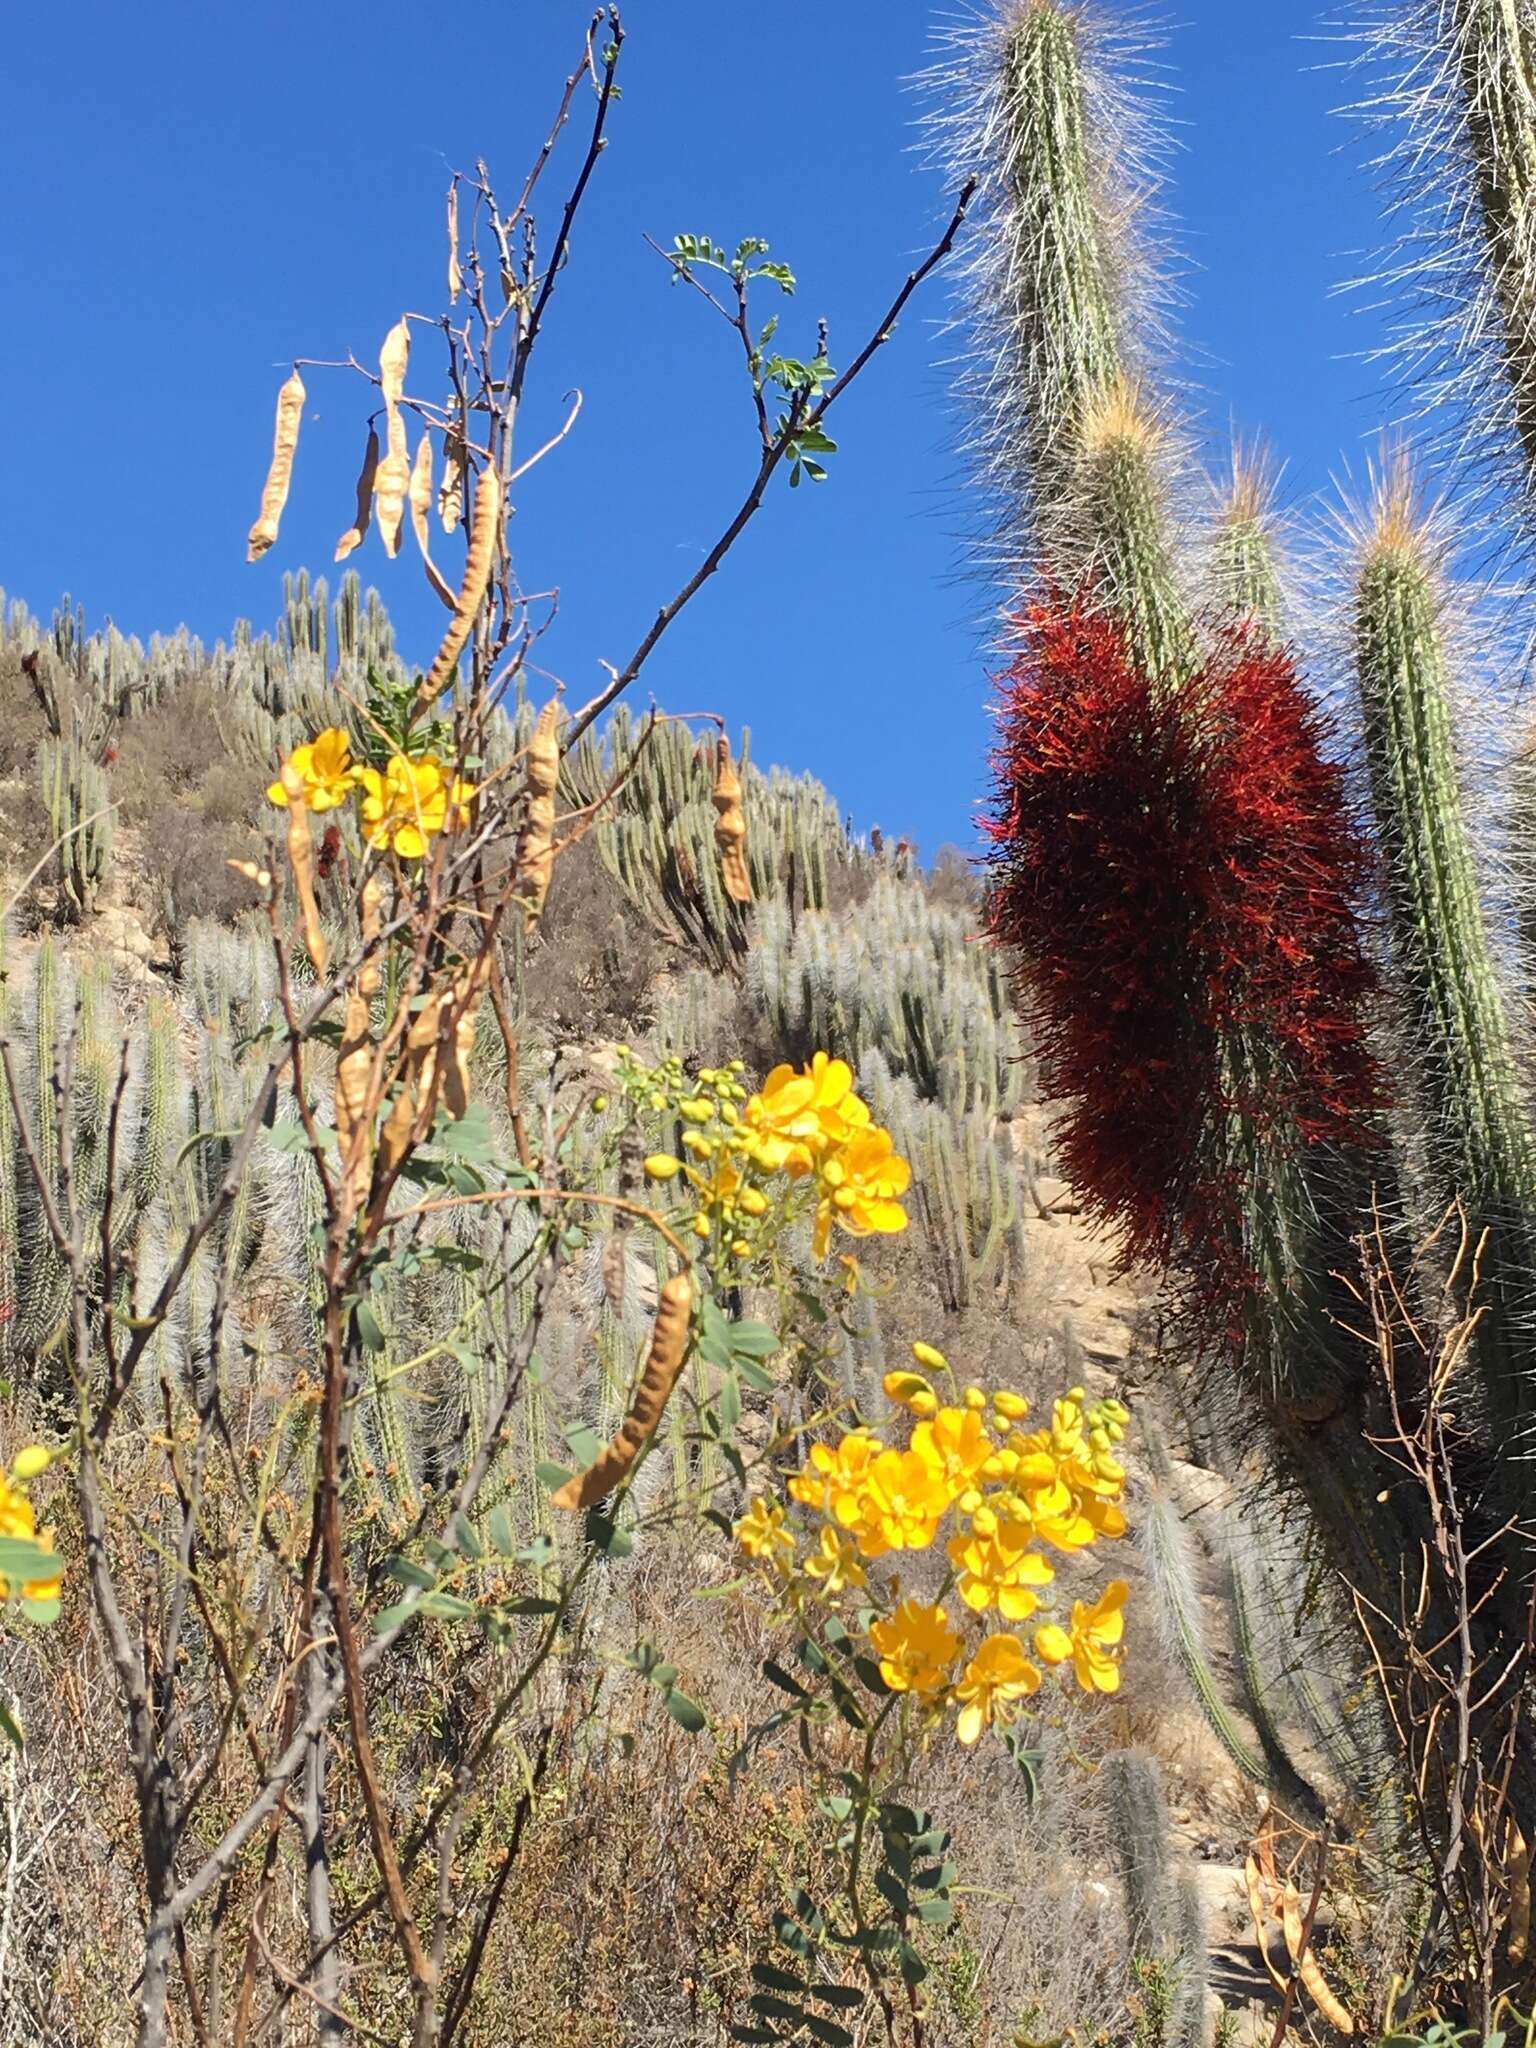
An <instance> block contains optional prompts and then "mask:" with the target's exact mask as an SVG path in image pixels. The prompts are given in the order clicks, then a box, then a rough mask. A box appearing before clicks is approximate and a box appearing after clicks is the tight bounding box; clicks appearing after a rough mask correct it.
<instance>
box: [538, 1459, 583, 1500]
mask: <svg viewBox="0 0 1536 2048" xmlns="http://www.w3.org/2000/svg"><path fill="white" fill-rule="evenodd" d="M533 1469H534V1471H535V1472H536V1473H537V1475H538V1480H539V1484H540V1485H541V1486H543V1487H547V1488H548V1490H549V1491H550V1492H551V1493H553V1492H554V1490H555V1488H556V1487H557V1486H564V1484H565V1482H566V1481H567V1479H570V1478H572V1477H573V1476H574V1474H573V1472H572V1468H571V1467H570V1466H569V1465H550V1464H547V1463H541V1464H538V1465H535V1466H534V1468H533Z"/></svg>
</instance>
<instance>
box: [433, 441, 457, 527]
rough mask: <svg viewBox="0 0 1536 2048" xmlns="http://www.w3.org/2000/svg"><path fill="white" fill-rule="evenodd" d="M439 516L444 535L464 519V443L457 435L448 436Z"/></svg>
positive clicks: (439, 499) (438, 496)
mask: <svg viewBox="0 0 1536 2048" xmlns="http://www.w3.org/2000/svg"><path fill="white" fill-rule="evenodd" d="M437 516H438V518H439V519H441V521H442V522H443V531H444V533H452V532H453V531H454V529H455V528H456V527H457V526H458V524H459V521H460V520H461V519H462V518H463V517H464V443H463V442H462V441H461V440H460V439H459V437H458V435H457V434H450V435H449V436H448V446H447V450H446V453H445V454H444V457H443V481H442V487H441V489H440V490H439V491H438V494H437Z"/></svg>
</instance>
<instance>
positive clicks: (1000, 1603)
mask: <svg viewBox="0 0 1536 2048" xmlns="http://www.w3.org/2000/svg"><path fill="white" fill-rule="evenodd" d="M986 1520H987V1521H995V1517H992V1516H991V1515H988V1516H987V1517H986ZM982 1521H983V1518H982V1517H981V1516H978V1517H977V1523H976V1526H975V1527H974V1528H973V1529H972V1531H971V1533H970V1534H969V1535H958V1536H952V1537H951V1538H950V1541H949V1561H950V1563H951V1564H953V1565H954V1566H955V1567H956V1569H957V1570H958V1571H959V1573H960V1580H959V1586H958V1591H959V1594H960V1598H961V1599H962V1600H963V1601H964V1602H965V1604H966V1606H967V1607H969V1608H972V1609H974V1611H975V1612H976V1613H977V1614H985V1613H986V1611H987V1609H988V1608H989V1607H995V1608H996V1609H997V1611H998V1613H999V1614H1001V1615H1002V1617H1003V1619H1004V1621H1027V1620H1028V1619H1029V1617H1030V1615H1032V1614H1033V1613H1034V1611H1035V1609H1036V1608H1037V1607H1038V1606H1039V1605H1040V1600H1039V1594H1038V1588H1040V1587H1041V1586H1048V1585H1049V1584H1050V1583H1051V1581H1052V1579H1054V1578H1055V1576H1056V1574H1055V1572H1054V1571H1053V1570H1052V1568H1051V1566H1050V1565H1049V1564H1048V1563H1047V1562H1046V1560H1045V1559H1044V1558H1043V1557H1042V1556H1041V1555H1040V1553H1039V1551H1038V1550H1032V1549H1031V1548H1030V1540H1031V1533H1032V1532H1031V1530H1030V1527H1029V1524H1028V1523H1027V1522H1016V1521H1005V1522H997V1523H996V1525H995V1527H993V1528H991V1529H985V1528H984V1527H983V1526H982Z"/></svg>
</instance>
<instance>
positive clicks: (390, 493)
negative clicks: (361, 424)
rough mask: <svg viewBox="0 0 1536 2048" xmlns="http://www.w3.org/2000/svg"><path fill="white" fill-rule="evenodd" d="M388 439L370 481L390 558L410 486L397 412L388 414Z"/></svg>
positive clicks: (396, 548)
mask: <svg viewBox="0 0 1536 2048" xmlns="http://www.w3.org/2000/svg"><path fill="white" fill-rule="evenodd" d="M388 433H389V440H388V446H387V448H386V450H385V455H384V460H383V461H382V462H381V463H380V464H379V470H378V475H377V476H376V477H375V478H374V482H373V495H374V497H375V499H376V500H377V502H378V508H379V539H380V540H381V541H383V543H384V552H385V554H387V555H388V556H389V558H390V559H391V561H393V559H394V558H395V556H396V555H398V554H399V552H400V529H401V528H402V527H403V526H404V524H405V498H406V492H407V491H408V490H409V488H410V481H411V459H410V457H409V455H408V454H407V453H406V447H405V421H404V420H403V419H402V418H401V417H400V415H399V413H397V412H395V413H391V414H390V417H389V429H388Z"/></svg>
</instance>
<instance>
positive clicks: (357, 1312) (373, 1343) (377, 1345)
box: [352, 1301, 384, 1351]
mask: <svg viewBox="0 0 1536 2048" xmlns="http://www.w3.org/2000/svg"><path fill="white" fill-rule="evenodd" d="M352 1317H353V1321H354V1322H355V1323H356V1324H357V1341H358V1342H359V1344H361V1345H362V1347H363V1349H364V1350H365V1351H382V1350H383V1349H384V1331H383V1329H382V1327H381V1326H380V1323H379V1319H378V1317H377V1316H376V1315H375V1314H374V1312H373V1310H372V1308H371V1307H370V1306H369V1304H368V1303H367V1302H366V1301H360V1302H359V1303H358V1304H357V1307H356V1308H355V1309H354V1310H353V1311H352Z"/></svg>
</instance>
